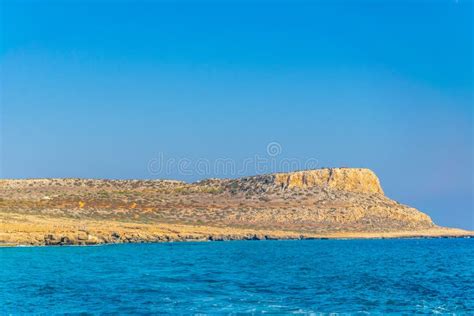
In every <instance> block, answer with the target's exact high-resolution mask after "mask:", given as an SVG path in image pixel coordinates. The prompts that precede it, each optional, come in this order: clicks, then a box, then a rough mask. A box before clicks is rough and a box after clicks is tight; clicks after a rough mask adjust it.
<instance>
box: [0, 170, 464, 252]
mask: <svg viewBox="0 0 474 316" xmlns="http://www.w3.org/2000/svg"><path fill="white" fill-rule="evenodd" d="M0 212H1V215H2V228H1V229H0V243H1V242H3V243H29V244H76V243H79V244H80V243H109V242H126V241H131V240H132V241H140V240H141V241H160V240H164V239H166V238H165V237H163V236H165V235H166V234H164V235H163V232H161V233H159V232H157V233H156V234H155V235H153V234H151V235H146V234H144V233H142V235H140V234H139V235H140V236H142V237H136V236H135V237H134V238H132V239H130V238H128V239H127V238H125V237H124V238H122V237H123V236H122V235H121V234H122V233H123V232H122V233H121V232H120V229H119V227H120V225H118V224H117V223H128V224H133V223H135V224H137V225H145V226H143V228H142V229H143V230H144V231H149V230H151V231H153V227H158V226H159V227H161V228H163V227H164V226H163V225H165V226H166V225H167V227H168V228H170V229H171V231H175V235H176V236H177V235H179V233H180V231H183V232H184V231H189V227H194V229H196V227H200V228H199V229H198V230H199V231H200V232H201V233H199V234H198V235H196V236H198V237H199V238H197V237H196V238H185V239H202V238H204V239H213V238H214V239H215V238H218V236H220V237H219V238H221V237H222V236H223V235H222V234H223V233H222V232H223V231H225V230H231V231H232V233H231V234H229V236H228V238H227V239H240V238H251V239H254V238H259V237H258V236H260V237H262V236H267V237H268V238H284V237H285V236H286V237H287V238H290V237H291V238H296V237H301V236H303V237H311V236H313V237H315V236H326V235H327V236H330V235H331V234H332V235H334V234H336V235H337V234H339V235H340V234H352V235H354V236H356V235H357V234H372V235H373V236H377V234H378V235H379V236H384V234H390V233H397V232H398V233H400V232H406V233H407V234H408V235H409V234H410V233H411V234H413V233H416V232H421V231H425V232H426V231H427V230H431V231H433V229H438V230H439V228H438V227H437V226H436V225H435V224H434V223H433V222H432V221H431V219H430V218H429V216H427V215H426V214H424V213H422V212H420V211H418V210H416V209H414V208H411V207H408V206H405V205H402V204H399V203H398V202H396V201H393V200H391V199H389V198H387V197H386V196H384V194H383V190H382V188H381V187H380V184H379V180H378V179H377V177H376V176H375V174H374V173H373V172H371V171H370V170H367V169H349V168H344V169H319V170H310V171H301V172H294V173H284V174H270V175H262V176H254V177H245V178H240V179H222V180H219V179H212V180H204V181H200V182H197V183H191V184H189V183H185V182H180V181H169V180H90V179H31V180H0ZM22 217H23V218H24V219H25V223H23V224H22V225H20V226H18V225H17V224H18V223H21V218H22ZM48 219H49V222H50V223H51V225H49V226H48V224H47V223H48ZM40 222H41V223H42V224H41V225H39V224H38V223H40ZM61 222H63V223H65V225H66V223H67V225H66V226H67V227H69V228H68V229H67V230H64V231H62V230H61V229H59V228H58V225H60V224H58V223H61ZM91 222H94V224H91ZM13 223H17V224H15V225H16V226H15V225H14V224H13ZM28 223H30V224H28ZM53 223H54V224H53ZM84 223H88V226H91V225H92V226H93V227H96V228H97V227H101V224H100V223H103V224H102V225H103V229H102V230H100V229H99V230H98V231H95V233H94V234H91V233H88V232H87V228H84V227H83V228H81V229H79V227H82V226H84ZM81 225H82V226H81ZM117 225H118V226H117ZM147 225H148V226H147ZM176 225H178V226H179V227H181V228H178V229H177V230H173V229H172V228H171V227H174V226H176ZM178 226H176V227H178ZM13 227H17V230H15V229H13ZM19 227H21V228H19ZM35 227H36V228H37V229H36V230H35ZM74 227H76V228H74ZM110 227H116V230H117V231H111V230H110V229H109V228H110ZM145 227H147V228H145ZM184 227H187V228H184ZM191 230H192V229H191ZM239 230H240V231H241V232H245V233H242V234H240V235H239V233H238V231H239ZM202 231H205V232H206V233H207V235H206V234H204V233H202ZM213 231H215V232H219V234H217V233H216V234H213ZM84 234H86V235H87V236H93V237H88V238H89V239H87V240H84V239H81V238H82V237H81V238H79V237H78V236H82V235H84ZM112 234H114V235H118V236H119V237H118V238H112ZM425 234H426V233H425ZM458 234H459V231H458ZM145 235H146V236H145ZM188 235H189V234H188ZM15 236H16V237H15ZM19 236H20V237H19ZM166 236H168V235H166ZM176 236H175V237H176ZM190 236H192V234H191V235H189V236H188V237H190ZM213 236H214V237H213ZM232 236H233V237H232ZM249 236H250V237H249ZM256 236H257V237H256ZM63 237H64V238H63ZM158 237H159V238H158ZM163 238H164V239H163ZM170 238H171V237H170ZM176 238H177V237H176ZM180 238H181V237H180ZM181 239H183V238H181Z"/></svg>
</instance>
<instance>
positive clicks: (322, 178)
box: [274, 168, 383, 194]
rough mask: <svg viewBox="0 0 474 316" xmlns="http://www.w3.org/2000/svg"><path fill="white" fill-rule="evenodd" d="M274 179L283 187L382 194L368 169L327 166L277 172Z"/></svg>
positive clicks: (375, 177)
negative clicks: (319, 188)
mask: <svg viewBox="0 0 474 316" xmlns="http://www.w3.org/2000/svg"><path fill="white" fill-rule="evenodd" d="M274 179H275V180H274V181H275V183H276V184H277V185H281V186H282V187H283V188H308V187H315V186H316V187H322V188H329V189H335V190H342V191H348V192H359V193H379V194H383V190H382V187H381V186H380V182H379V179H378V178H377V176H376V175H375V173H373V172H372V171H371V170H369V169H356V168H328V169H318V170H308V171H298V172H291V173H277V174H275V175H274Z"/></svg>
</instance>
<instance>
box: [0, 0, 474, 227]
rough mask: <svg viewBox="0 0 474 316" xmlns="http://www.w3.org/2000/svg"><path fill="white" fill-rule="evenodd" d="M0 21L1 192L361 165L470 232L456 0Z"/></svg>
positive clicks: (462, 14)
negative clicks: (7, 183) (80, 182)
mask: <svg viewBox="0 0 474 316" xmlns="http://www.w3.org/2000/svg"><path fill="white" fill-rule="evenodd" d="M0 18H1V20H0V21H1V23H0V27H1V29H0V36H1V37H0V71H1V72H0V74H1V77H0V80H1V81H0V84H1V85H0V87H1V89H0V102H1V109H0V110H1V111H0V113H1V120H0V122H1V126H0V131H1V137H0V142H1V143H0V144H1V146H0V148H1V152H0V158H1V159H0V163H1V164H0V177H1V178H44V177H80V178H153V179H158V178H167V179H179V180H185V181H195V180H199V179H202V178H208V177H237V176H242V175H250V174H255V173H262V172H263V173H265V172H274V171H287V170H286V169H291V170H293V169H304V168H307V167H308V166H310V167H312V168H319V167H340V166H345V167H364V168H370V169H372V170H373V171H374V172H376V174H377V175H378V176H379V178H380V180H381V183H382V186H383V189H384V191H385V193H386V195H387V196H389V197H391V198H393V199H395V200H397V201H399V202H401V203H404V204H408V205H411V206H414V207H416V208H418V209H420V210H422V211H424V212H426V213H427V214H429V215H430V216H431V217H432V218H433V220H434V221H435V222H436V223H437V224H440V225H446V226H456V227H461V228H468V229H474V201H473V200H474V197H473V195H474V193H473V187H474V183H473V120H474V116H473V101H474V100H473V94H474V83H473V77H474V76H473V62H474V61H473V59H474V57H473V56H474V55H473V48H472V44H473V2H472V1H463V0H458V1H455V0H452V1H451V0H435V1H417V0H415V1H403V0H400V1H368V0H363V1H362V0H361V1H356V0H354V1H349V0H347V1H329V0H328V1H268V0H267V1H263V0H260V1H258V0H257V1H244V0H242V1H111V0H109V1H107V0H102V1H78V0H70V1H65V0H64V1H59V0H58V1H48V0H45V1H13V0H0ZM218 161H219V162H222V161H225V162H226V163H229V162H230V163H231V164H234V166H235V168H234V169H232V168H231V167H229V166H227V167H226V168H222V169H221V168H216V167H215V166H216V165H217V164H218ZM249 161H250V163H248V162H249ZM255 161H259V164H260V165H257V163H256V162H255ZM284 161H291V162H293V163H294V164H291V166H289V165H286V164H284V163H283V162H284ZM262 162H263V163H262ZM307 162H311V163H310V164H307ZM262 166H263V167H262Z"/></svg>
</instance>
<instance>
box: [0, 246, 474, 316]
mask: <svg viewBox="0 0 474 316" xmlns="http://www.w3.org/2000/svg"><path fill="white" fill-rule="evenodd" d="M264 313H267V314H279V315H286V314H302V315H320V314H331V313H332V314H333V315H352V314H375V315H377V314H406V315H409V314H414V313H416V314H459V315H466V314H467V315H473V314H474V239H380V240H294V241H271V240H266V241H223V242H174V243H157V244H121V245H105V246H85V247H80V246H67V247H65V246H62V247H16V248H0V314H2V315H4V314H7V315H8V314H35V315H37V314H44V315H51V314H110V315H116V314H160V315H161V314H195V315H196V314H197V315H206V314H232V315H236V314H243V315H245V314H264Z"/></svg>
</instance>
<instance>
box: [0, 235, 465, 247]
mask: <svg viewBox="0 0 474 316" xmlns="http://www.w3.org/2000/svg"><path fill="white" fill-rule="evenodd" d="M471 238H474V233H473V234H472V235H452V236H450V235H444V236H400V237H308V238H299V239H297V238H293V239H287V238H282V239H222V240H170V241H139V242H119V243H99V244H64V245H60V244H58V245H30V244H2V243H0V249H2V248H46V247H48V248H50V247H53V248H64V247H102V246H121V245H134V244H141V245H150V244H172V243H179V244H182V243H216V242H236V241H245V242H266V241H270V242H271V241H289V242H291V241H321V240H339V241H342V240H347V241H355V240H416V239H471Z"/></svg>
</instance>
